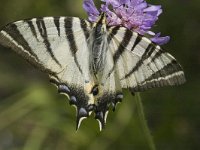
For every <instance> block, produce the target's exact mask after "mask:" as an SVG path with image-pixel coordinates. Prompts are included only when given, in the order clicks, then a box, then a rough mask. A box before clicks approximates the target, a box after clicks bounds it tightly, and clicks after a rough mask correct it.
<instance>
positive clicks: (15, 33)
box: [3, 23, 39, 62]
mask: <svg viewBox="0 0 200 150" xmlns="http://www.w3.org/2000/svg"><path fill="white" fill-rule="evenodd" d="M3 30H4V31H5V32H6V33H7V34H9V35H10V36H11V37H12V38H13V39H14V40H15V41H16V42H17V44H18V45H20V46H22V47H23V48H24V49H25V50H26V51H28V52H29V53H30V54H31V56H33V57H34V58H35V59H36V60H37V61H38V62H39V59H38V56H37V55H36V54H35V53H34V51H33V50H32V49H31V47H30V46H29V44H28V42H27V41H26V39H25V38H24V37H23V35H22V34H21V33H20V31H19V30H18V28H17V25H16V24H14V23H13V24H9V25H8V26H6V27H5V28H4V29H3Z"/></svg>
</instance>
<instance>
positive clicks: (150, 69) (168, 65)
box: [108, 27, 185, 92]
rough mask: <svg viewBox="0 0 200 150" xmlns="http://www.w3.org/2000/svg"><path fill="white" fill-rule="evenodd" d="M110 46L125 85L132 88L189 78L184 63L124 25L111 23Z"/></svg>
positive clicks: (142, 87)
mask: <svg viewBox="0 0 200 150" xmlns="http://www.w3.org/2000/svg"><path fill="white" fill-rule="evenodd" d="M108 42H109V49H110V50H111V51H113V52H114V54H113V61H114V65H113V68H112V69H111V71H110V72H113V71H116V72H117V73H118V75H119V78H120V83H121V85H122V87H123V88H129V89H131V91H132V92H137V91H144V90H147V89H150V88H154V87H162V86H168V85H179V84H182V83H184V82H185V77H184V72H183V70H182V68H181V66H180V64H179V63H178V62H177V61H176V59H175V58H174V57H173V56H171V55H170V54H169V53H167V52H165V51H163V50H162V49H161V47H160V46H158V45H155V44H154V43H152V42H151V41H150V40H149V39H147V38H146V37H142V36H141V35H139V34H137V33H135V32H132V31H130V30H128V29H126V28H123V27H111V28H110V31H109V37H108Z"/></svg>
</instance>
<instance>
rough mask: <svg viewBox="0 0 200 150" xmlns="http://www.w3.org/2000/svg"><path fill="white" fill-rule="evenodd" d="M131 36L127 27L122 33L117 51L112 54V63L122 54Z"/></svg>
mask: <svg viewBox="0 0 200 150" xmlns="http://www.w3.org/2000/svg"><path fill="white" fill-rule="evenodd" d="M132 36H133V32H131V31H130V30H128V29H127V30H126V32H125V34H124V37H123V40H122V41H121V43H120V45H119V47H118V49H117V51H116V52H115V53H114V56H113V61H114V65H115V64H116V63H117V61H118V59H119V57H120V56H121V55H122V53H123V52H124V50H125V48H126V47H127V46H128V44H129V42H130V40H131V38H132Z"/></svg>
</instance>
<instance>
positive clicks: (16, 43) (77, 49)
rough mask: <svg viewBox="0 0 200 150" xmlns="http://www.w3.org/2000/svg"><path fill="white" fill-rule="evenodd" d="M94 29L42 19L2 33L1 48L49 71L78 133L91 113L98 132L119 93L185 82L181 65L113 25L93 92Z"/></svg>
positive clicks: (89, 25)
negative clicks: (74, 112)
mask: <svg viewBox="0 0 200 150" xmlns="http://www.w3.org/2000/svg"><path fill="white" fill-rule="evenodd" d="M92 30H93V24H92V23H90V22H88V21H86V20H83V19H79V18H76V17H44V18H33V19H27V20H22V21H17V22H14V23H11V24H8V25H7V26H5V27H4V28H3V29H2V30H1V31H0V44H2V45H4V46H6V47H10V48H11V49H13V50H14V51H15V52H16V53H18V54H19V55H21V56H22V57H23V58H25V59H26V60H27V61H29V62H30V63H31V64H33V65H34V66H36V67H37V68H39V69H40V70H42V71H45V72H47V73H48V74H49V76H50V81H51V82H52V83H53V84H55V85H56V86H57V87H58V91H59V93H62V94H65V95H67V96H68V98H69V102H70V104H72V105H74V106H76V108H77V115H76V116H77V125H76V127H77V129H78V128H79V126H80V123H81V121H82V120H83V119H85V118H87V117H88V116H89V115H90V114H91V112H92V111H94V112H95V118H96V119H97V120H98V121H99V125H100V129H102V128H103V127H104V126H105V123H106V117H107V114H108V111H109V107H110V105H112V106H113V110H114V109H115V105H116V104H117V103H118V102H120V101H121V99H122V98H123V94H122V89H123V88H128V89H130V90H131V92H133V93H134V92H140V91H144V90H147V89H150V88H154V87H162V86H167V85H179V84H182V83H184V82H185V78H184V73H183V71H182V68H181V66H180V65H179V64H178V63H177V61H176V60H175V59H174V58H173V57H172V56H171V55H170V54H169V53H167V52H164V51H163V50H162V49H161V47H160V46H158V45H155V44H154V43H152V42H151V41H150V40H149V39H147V38H145V37H142V36H141V35H139V34H137V33H135V32H132V31H130V30H128V29H126V28H123V27H118V26H116V27H115V26H113V27H108V28H107V33H106V34H107V35H106V36H107V41H106V42H107V44H108V48H107V49H106V50H105V51H106V63H105V66H104V69H103V74H102V78H101V79H100V81H98V84H99V86H98V88H97V86H96V84H97V83H96V82H97V81H96V80H95V77H94V74H93V73H92V72H91V70H90V61H89V58H90V56H91V51H90V48H89V43H91V41H90V40H91V39H90V33H91V31H92ZM89 41H90V42H89ZM95 93H96V94H98V95H97V96H96V94H95Z"/></svg>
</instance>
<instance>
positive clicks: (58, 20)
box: [53, 17, 60, 36]
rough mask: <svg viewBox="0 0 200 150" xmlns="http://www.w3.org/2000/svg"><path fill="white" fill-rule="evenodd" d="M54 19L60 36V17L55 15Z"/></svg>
mask: <svg viewBox="0 0 200 150" xmlns="http://www.w3.org/2000/svg"><path fill="white" fill-rule="evenodd" d="M53 20H54V24H55V26H56V29H57V31H58V35H59V36H60V17H54V18H53Z"/></svg>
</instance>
